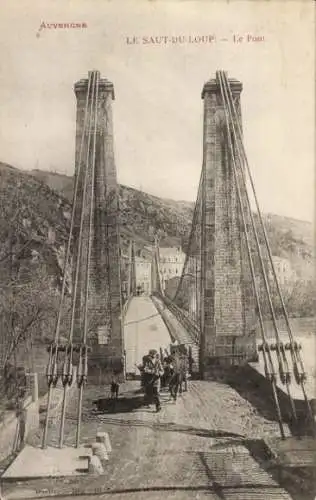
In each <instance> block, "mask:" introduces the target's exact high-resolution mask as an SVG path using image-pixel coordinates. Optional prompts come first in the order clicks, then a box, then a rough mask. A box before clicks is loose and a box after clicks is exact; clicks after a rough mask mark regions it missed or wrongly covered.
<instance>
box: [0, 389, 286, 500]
mask: <svg viewBox="0 0 316 500" xmlns="http://www.w3.org/2000/svg"><path fill="white" fill-rule="evenodd" d="M98 397H104V390H101V389H100V388H96V387H87V388H86V390H85V397H84V405H83V425H82V442H83V443H89V442H90V443H91V442H92V441H93V440H94V438H95V435H96V432H97V431H100V430H104V431H107V432H108V433H109V435H110V439H111V444H112V448H113V451H112V453H111V455H110V460H109V462H108V464H107V465H106V470H105V475H104V476H98V477H91V476H85V477H81V478H80V479H78V478H73V479H66V480H65V481H64V482H63V483H62V482H61V481H60V479H59V480H53V479H52V480H49V481H48V480H43V481H42V480H40V481H28V482H27V483H25V485H24V491H21V485H20V486H19V495H21V494H22V496H20V498H24V499H26V498H28V497H29V495H30V494H31V491H33V495H34V492H35V491H36V492H37V493H36V496H35V495H34V496H35V497H37V498H39V497H40V496H41V497H42V498H49V497H47V493H48V492H50V493H54V494H59V495H61V496H60V497H59V498H63V499H64V500H66V499H68V498H70V496H68V495H71V494H76V495H79V496H77V498H79V499H81V500H84V499H85V500H88V499H89V498H91V495H96V498H98V499H120V498H122V499H123V500H124V499H125V498H126V499H127V498H128V499H136V498H137V499H142V498H145V497H146V498H150V499H157V500H158V499H161V498H168V499H169V498H173V499H177V500H182V499H184V500H185V499H186V498H191V499H199V498H210V499H214V500H215V499H216V500H218V499H225V500H232V499H240V500H267V499H269V498H271V499H274V500H279V499H290V498H291V497H290V496H289V495H288V494H287V493H286V492H285V491H284V490H283V489H282V488H280V487H279V486H278V484H277V482H276V481H275V480H274V479H273V478H272V477H271V476H270V474H269V473H268V472H267V471H266V470H265V464H264V463H263V462H262V460H263V454H262V449H261V448H262V444H261V441H260V440H257V439H256V438H259V437H261V436H264V435H266V436H271V435H273V434H274V435H278V427H277V425H276V423H275V422H270V421H268V420H266V419H264V418H263V417H261V416H259V415H257V414H256V413H255V410H254V409H253V408H252V407H251V406H250V404H249V403H248V402H246V401H245V400H243V399H242V398H241V397H240V396H239V395H238V394H237V393H236V392H235V391H234V390H233V389H231V388H230V387H229V386H227V385H224V384H220V383H217V382H197V381H194V382H191V383H190V388H189V392H187V393H184V394H183V395H182V396H181V397H180V398H179V400H178V401H177V402H176V403H174V402H171V401H170V400H169V396H168V394H167V393H163V394H162V400H163V409H162V411H161V412H160V413H155V412H154V408H153V407H151V408H144V407H143V406H142V395H141V394H140V393H139V382H127V383H126V384H124V386H122V393H121V396H120V401H119V403H118V405H117V409H116V412H115V413H108V412H105V413H100V414H97V413H96V412H94V411H93V403H92V402H93V400H95V399H97V398H98ZM76 405H77V402H76V400H75V399H73V400H72V401H71V403H70V405H69V408H68V412H67V423H66V430H65V435H66V436H67V438H66V444H69V445H71V444H73V443H74V441H75V414H76ZM57 428H58V426H56V425H55V426H54V427H51V428H50V434H49V440H50V445H52V444H57V442H58V432H57ZM40 436H41V434H40V433H38V434H37V435H33V436H32V439H31V443H32V444H33V445H39V443H40ZM9 490H10V491H11V493H10V491H9ZM9 490H8V493H10V495H11V496H10V495H9V496H8V497H7V498H8V499H10V498H16V497H14V487H13V486H12V485H11V489H10V488H9ZM23 494H24V496H23ZM45 495H46V496H45ZM34 496H33V497H34Z"/></svg>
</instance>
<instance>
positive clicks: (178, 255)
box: [159, 247, 185, 289]
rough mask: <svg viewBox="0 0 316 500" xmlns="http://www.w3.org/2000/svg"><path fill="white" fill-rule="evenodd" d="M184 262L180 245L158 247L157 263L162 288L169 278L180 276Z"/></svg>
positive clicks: (183, 254)
mask: <svg viewBox="0 0 316 500" xmlns="http://www.w3.org/2000/svg"><path fill="white" fill-rule="evenodd" d="M184 262H185V253H184V252H183V251H182V250H181V248H180V247H171V248H164V247H159V264H160V274H161V280H162V285H163V288H164V289H165V286H166V281H168V280H170V279H171V278H176V277H178V278H180V276H181V274H182V270H183V266H184Z"/></svg>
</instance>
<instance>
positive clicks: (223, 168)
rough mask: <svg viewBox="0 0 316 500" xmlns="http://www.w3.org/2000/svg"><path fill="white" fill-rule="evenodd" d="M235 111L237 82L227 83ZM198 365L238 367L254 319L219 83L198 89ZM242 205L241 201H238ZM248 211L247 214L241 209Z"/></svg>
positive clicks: (248, 347) (248, 354) (252, 348)
mask: <svg viewBox="0 0 316 500" xmlns="http://www.w3.org/2000/svg"><path fill="white" fill-rule="evenodd" d="M229 84H230V88H231V91H232V94H233V99H234V101H235V106H236V108H237V110H238V113H239V117H241V111H240V93H241V90H242V84H241V83H240V82H239V81H237V80H229ZM202 99H203V100H204V137H203V190H204V192H203V196H202V199H203V209H202V214H203V215H202V219H203V221H202V227H203V238H204V241H202V248H203V257H202V277H203V284H204V286H203V287H202V288H203V290H202V301H203V308H202V320H201V322H202V324H201V332H202V336H201V360H200V361H201V366H202V367H203V368H204V371H205V372H207V370H208V367H209V366H210V365H213V364H219V363H220V364H222V363H225V364H226V363H228V364H232V363H236V364H238V363H240V362H242V360H243V359H244V360H245V359H248V360H249V359H251V358H252V357H254V356H255V355H256V341H255V333H254V328H255V326H256V315H255V307H254V292H253V286H252V281H251V274H250V266H249V261H248V255H247V250H246V246H245V245H246V242H245V237H244V228H243V223H242V218H241V211H240V206H239V202H238V198H237V190H236V183H235V177H234V172H233V166H232V159H231V154H230V149H229V141H228V137H227V127H226V121H225V113H224V108H223V102H222V98H221V92H220V85H219V82H218V80H217V78H216V79H212V80H209V81H208V82H207V83H206V84H205V85H204V88H203V92H202ZM242 203H243V206H244V207H246V200H245V199H243V200H242ZM246 213H247V210H246Z"/></svg>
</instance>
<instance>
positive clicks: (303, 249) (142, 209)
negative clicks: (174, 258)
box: [0, 163, 313, 277]
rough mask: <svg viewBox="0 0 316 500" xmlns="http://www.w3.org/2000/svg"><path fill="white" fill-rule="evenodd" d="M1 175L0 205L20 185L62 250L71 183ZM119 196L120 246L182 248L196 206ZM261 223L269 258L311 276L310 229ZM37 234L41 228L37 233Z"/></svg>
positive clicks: (27, 174)
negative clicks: (157, 244)
mask: <svg viewBox="0 0 316 500" xmlns="http://www.w3.org/2000/svg"><path fill="white" fill-rule="evenodd" d="M0 176H1V179H2V186H0V190H1V196H2V201H3V202H5V200H6V198H9V197H10V192H11V191H12V190H13V186H14V185H17V184H18V183H20V187H19V189H20V191H21V196H22V197H23V199H24V200H25V203H24V205H25V206H27V205H28V204H29V205H30V207H33V210H32V213H33V217H34V219H38V224H40V225H41V226H42V227H46V228H47V227H48V226H52V227H53V226H54V229H55V230H56V234H57V238H56V241H57V242H58V240H62V243H63V245H64V243H65V239H66V237H67V231H68V230H69V228H68V226H69V212H70V209H71V200H72V194H73V178H72V177H71V176H68V175H65V174H60V173H57V172H49V171H43V170H31V171H22V170H19V169H17V168H15V167H12V166H11V165H7V164H5V163H0ZM4 179H5V182H4ZM35 192H36V196H35ZM119 196H120V224H121V233H122V244H123V246H124V245H126V244H127V241H128V239H130V238H133V239H134V240H135V241H136V242H137V243H138V244H139V246H143V245H148V244H151V243H152V242H153V240H154V235H155V234H156V233H157V231H158V232H159V234H160V235H161V240H162V244H163V245H164V246H173V245H182V246H183V248H184V249H185V247H186V243H187V240H188V236H189V233H190V228H191V222H192V215H193V208H194V203H190V202H186V201H174V200H170V199H163V198H159V197H157V196H154V195H151V194H148V193H145V192H143V191H139V190H137V189H133V188H131V187H127V186H123V185H120V186H119ZM264 221H265V225H266V229H267V233H268V236H269V241H270V244H271V248H272V253H273V255H277V256H280V257H284V258H287V259H289V260H290V262H291V264H292V266H293V267H294V268H295V270H297V272H298V274H299V275H301V276H303V277H307V276H308V275H310V276H311V275H312V273H313V228H312V224H311V223H310V222H307V221H300V220H296V219H293V218H290V217H283V216H279V215H275V214H265V215H264ZM41 231H42V229H41V228H40V227H39V228H38V232H39V233H40V232H41Z"/></svg>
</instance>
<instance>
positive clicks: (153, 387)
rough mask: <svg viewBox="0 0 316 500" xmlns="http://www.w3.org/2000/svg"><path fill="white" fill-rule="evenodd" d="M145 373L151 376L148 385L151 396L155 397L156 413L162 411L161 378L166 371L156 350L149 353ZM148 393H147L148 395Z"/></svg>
mask: <svg viewBox="0 0 316 500" xmlns="http://www.w3.org/2000/svg"><path fill="white" fill-rule="evenodd" d="M144 373H146V374H148V376H149V375H150V376H151V377H150V380H148V382H147V384H148V386H149V387H147V389H148V388H149V389H150V391H148V392H149V393H150V394H152V397H153V402H154V403H155V405H156V411H157V412H158V411H160V410H161V404H160V398H159V391H160V377H162V375H163V373H164V371H163V367H162V364H161V361H160V359H159V354H158V352H157V351H156V350H155V349H151V350H150V351H149V355H148V358H147V360H146V363H145V366H144ZM148 392H147V393H148Z"/></svg>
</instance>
